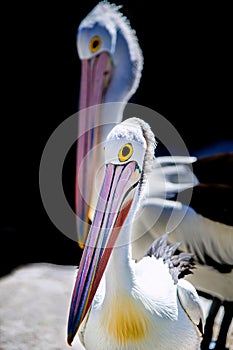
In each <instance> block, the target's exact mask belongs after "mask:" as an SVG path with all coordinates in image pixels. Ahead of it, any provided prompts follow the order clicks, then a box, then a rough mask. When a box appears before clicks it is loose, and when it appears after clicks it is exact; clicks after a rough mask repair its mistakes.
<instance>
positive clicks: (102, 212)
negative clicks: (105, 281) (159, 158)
mask: <svg viewBox="0 0 233 350" xmlns="http://www.w3.org/2000/svg"><path fill="white" fill-rule="evenodd" d="M154 147H155V140H154V135H153V133H152V131H151V129H150V127H149V126H148V124H147V123H145V122H144V121H142V120H141V119H138V118H130V119H127V120H126V121H124V122H122V123H121V124H118V125H117V126H115V127H114V128H113V129H112V130H111V132H110V133H109V135H108V137H107V139H106V144H105V164H106V166H105V176H104V180H103V184H102V188H101V191H100V196H99V199H98V203H97V207H96V210H95V214H94V219H93V222H92V225H91V228H90V231H89V233H88V236H87V240H86V244H85V247H84V251H83V255H82V259H81V262H80V266H79V271H78V276H77V280H76V284H75V287H74V291H73V296H72V301H71V307H70V315H69V322H68V343H69V344H71V343H72V341H73V338H74V336H75V334H76V332H77V330H78V328H79V326H80V324H81V322H82V321H83V319H84V317H85V315H86V314H87V311H88V309H89V307H90V305H91V303H92V300H93V298H94V296H95V293H96V290H97V288H98V286H99V283H100V281H101V278H102V276H103V273H104V271H105V268H106V266H107V263H108V261H109V258H110V255H111V253H112V250H113V249H114V246H115V245H116V243H118V242H119V240H120V242H122V241H121V239H122V237H121V232H122V233H125V232H123V231H122V230H121V229H122V226H123V225H124V224H126V222H125V221H126V220H132V215H133V214H134V213H135V210H136V207H137V204H138V202H139V197H140V193H141V192H142V186H143V179H144V176H145V175H146V173H147V172H148V171H149V169H150V168H151V165H152V161H153V158H154ZM123 235H124V234H123ZM124 239H125V242H127V241H128V242H129V239H128V240H127V238H125V237H124Z"/></svg>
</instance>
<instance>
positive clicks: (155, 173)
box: [148, 156, 198, 198]
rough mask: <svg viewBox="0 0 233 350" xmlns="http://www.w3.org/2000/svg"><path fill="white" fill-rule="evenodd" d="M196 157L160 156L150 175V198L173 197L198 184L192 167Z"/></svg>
mask: <svg viewBox="0 0 233 350" xmlns="http://www.w3.org/2000/svg"><path fill="white" fill-rule="evenodd" d="M195 161H196V158H195V157H183V156H175V157H158V158H156V159H155V160H154V162H153V168H152V171H151V173H150V174H149V175H148V183H149V194H148V198H173V197H174V196H175V195H176V194H177V193H179V192H181V191H184V190H186V189H189V188H193V187H194V186H195V185H197V184H198V180H197V178H196V176H195V175H194V173H193V172H192V169H191V167H190V166H191V164H192V163H193V162H195Z"/></svg>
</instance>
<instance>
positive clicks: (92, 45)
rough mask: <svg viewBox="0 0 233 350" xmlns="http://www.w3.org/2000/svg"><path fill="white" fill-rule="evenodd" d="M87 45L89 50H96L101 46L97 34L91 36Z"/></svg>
mask: <svg viewBox="0 0 233 350" xmlns="http://www.w3.org/2000/svg"><path fill="white" fill-rule="evenodd" d="M89 47H90V50H91V52H93V53H94V52H96V51H98V50H99V49H100V48H101V39H100V37H99V36H98V35H95V36H93V38H91V40H90V43H89Z"/></svg>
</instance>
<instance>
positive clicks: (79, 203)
mask: <svg viewBox="0 0 233 350" xmlns="http://www.w3.org/2000/svg"><path fill="white" fill-rule="evenodd" d="M111 74H112V61H111V58H110V56H109V53H107V52H102V53H101V54H100V55H98V56H95V57H93V58H92V59H90V60H87V59H84V60H82V71H81V86H80V102H79V110H80V113H79V118H78V119H79V120H78V144H77V162H76V189H75V192H76V194H75V202H76V204H75V205H76V214H77V232H78V243H79V245H80V247H81V248H83V246H84V243H85V240H86V236H87V232H88V229H89V227H88V226H89V225H88V221H89V216H90V215H89V212H90V208H89V205H90V201H91V196H92V192H91V190H92V186H90V183H93V174H95V173H96V164H98V159H97V157H98V152H95V153H94V155H93V154H91V153H90V151H91V149H93V148H94V147H95V146H97V145H98V143H99V142H100V128H99V127H95V126H96V125H100V124H101V120H100V117H101V110H100V107H99V105H100V104H101V103H102V102H103V97H104V94H105V92H106V90H107V88H108V85H109V82H110V79H111ZM90 106H95V107H94V108H89V109H88V107H90ZM85 157H86V158H85ZM84 158H85V162H83V161H84Z"/></svg>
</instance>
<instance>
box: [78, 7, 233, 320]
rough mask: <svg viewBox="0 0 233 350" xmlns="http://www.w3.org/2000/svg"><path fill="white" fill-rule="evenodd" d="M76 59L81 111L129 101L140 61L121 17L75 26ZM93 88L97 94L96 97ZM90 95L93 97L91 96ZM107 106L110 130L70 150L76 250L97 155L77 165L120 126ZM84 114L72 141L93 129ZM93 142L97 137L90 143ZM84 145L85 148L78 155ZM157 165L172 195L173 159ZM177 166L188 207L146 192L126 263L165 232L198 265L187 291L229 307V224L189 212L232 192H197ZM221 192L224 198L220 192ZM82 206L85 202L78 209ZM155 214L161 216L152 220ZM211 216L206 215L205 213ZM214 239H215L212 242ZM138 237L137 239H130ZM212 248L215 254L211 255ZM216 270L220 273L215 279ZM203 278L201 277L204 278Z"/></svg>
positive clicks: (103, 13)
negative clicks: (189, 191)
mask: <svg viewBox="0 0 233 350" xmlns="http://www.w3.org/2000/svg"><path fill="white" fill-rule="evenodd" d="M93 45H94V47H93ZM78 52H79V56H80V58H81V59H82V67H83V68H82V83H81V97H80V108H81V109H82V108H84V107H87V106H90V105H92V104H97V103H99V102H112V101H124V102H126V101H127V100H128V99H129V98H130V97H131V95H132V94H133V93H134V91H135V89H136V88H137V86H138V84H139V80H140V76H141V69H142V62H143V59H142V53H141V50H140V47H139V45H138V42H137V38H136V36H135V32H134V31H133V30H132V29H131V28H130V26H129V23H128V22H127V20H126V19H125V18H124V17H122V15H121V13H120V12H119V11H118V7H116V6H114V5H110V4H108V3H106V2H102V3H100V4H98V5H97V6H96V7H95V8H94V10H93V11H92V12H91V13H90V14H89V15H88V16H87V17H86V18H85V19H84V20H83V22H82V23H81V25H80V27H79V32H78ZM100 60H103V61H101V62H105V63H104V64H102V63H101V64H102V69H100V70H98V69H97V68H98V66H97V64H98V62H100ZM93 62H94V63H93ZM106 67H107V68H106ZM89 69H90V70H92V74H91V75H89V78H87V77H86V73H88V70H89ZM99 72H100V73H101V76H102V78H103V79H102V80H101V79H99V78H98V79H96V78H95V76H96V74H97V73H99ZM92 80H93V81H94V82H95V81H98V85H96V84H95V83H93V84H91V81H92ZM97 87H98V88H99V90H96V89H97ZM94 89H95V94H94V93H93V91H94ZM97 97H98V98H97ZM83 101H85V102H83ZM113 106H114V108H115V110H114V111H111V113H108V107H109V105H107V104H106V105H104V107H103V109H102V110H101V111H98V114H97V115H98V118H100V121H101V120H104V121H106V118H108V121H109V123H110V125H108V126H106V127H101V130H98V133H97V132H95V131H94V132H93V131H91V132H89V131H88V132H86V133H85V135H84V136H83V137H81V138H80V140H81V141H79V144H78V155H77V158H78V161H77V174H79V176H77V183H76V204H77V214H78V216H79V217H81V219H82V220H81V221H80V224H79V225H78V234H79V242H80V244H81V245H83V243H84V241H85V235H86V233H87V225H86V224H85V222H86V223H88V220H91V219H92V217H93V213H92V210H91V208H95V206H96V196H95V195H93V193H92V190H93V188H91V187H90V186H88V183H89V181H90V178H88V175H87V174H91V176H93V175H92V174H93V172H94V173H95V171H96V169H98V168H99V166H100V164H101V163H102V162H103V158H102V153H98V154H95V155H94V157H95V158H94V160H93V159H90V160H89V161H88V162H87V163H86V164H87V166H86V167H84V168H83V170H82V171H83V173H82V171H80V164H81V162H82V160H83V157H84V154H86V153H88V152H89V150H90V149H91V148H92V147H94V146H95V145H96V144H98V143H99V142H101V141H102V140H104V139H105V136H106V133H107V132H108V131H109V129H111V127H112V125H111V123H116V122H119V121H120V120H121V119H122V112H123V109H122V105H119V107H118V108H117V105H113ZM86 113H87V112H86V111H83V114H85V117H83V118H82V114H81V118H80V119H79V120H80V124H79V130H80V135H82V134H83V132H84V130H86V129H89V128H91V126H92V125H93V124H92V123H93V120H94V118H93V115H92V113H89V115H86ZM95 113H96V110H95ZM84 118H85V123H89V124H88V125H83V120H84ZM94 125H95V124H94ZM96 135H98V137H97V136H96ZM84 140H88V141H84ZM84 142H86V143H85V145H86V146H85V148H84ZM228 159H232V155H229V156H228ZM206 160H207V162H206V161H203V160H201V159H200V160H197V162H196V165H195V163H194V171H196V170H198V168H199V171H197V175H198V177H199V176H200V173H201V171H200V169H203V165H205V164H208V166H209V164H210V159H206ZM159 161H160V164H162V166H163V169H162V170H163V174H164V176H165V178H166V181H167V182H166V186H167V188H169V186H170V187H171V188H172V189H173V191H172V194H174V193H176V191H177V192H178V191H180V190H181V187H180V184H179V183H177V182H176V181H175V183H174V178H175V177H176V176H177V159H175V162H174V161H173V159H172V158H169V161H168V162H166V161H164V159H163V158H162V157H161V158H160V159H159ZM183 161H184V163H185V164H180V166H178V169H179V171H180V172H181V173H183V174H185V176H188V179H189V180H188V181H187V187H189V186H193V185H194V184H195V185H197V183H198V182H199V184H198V185H197V186H196V187H195V188H194V196H193V200H192V202H191V205H192V206H193V207H191V206H187V205H186V204H183V203H181V202H177V201H174V200H172V198H171V193H170V192H169V190H167V192H166V196H167V197H168V198H166V200H164V198H160V194H159V191H158V189H157V188H156V189H153V188H152V190H151V192H150V194H149V196H148V198H146V199H145V201H144V202H143V208H144V212H145V214H144V216H141V217H140V218H139V219H138V220H137V221H136V222H135V229H134V230H133V237H132V239H133V256H134V257H135V258H140V257H141V256H143V254H144V253H145V251H146V250H147V248H148V246H149V245H150V244H151V242H152V241H153V240H154V238H155V237H158V235H160V234H161V233H162V232H164V231H166V230H169V231H172V234H171V235H169V239H171V240H172V241H176V240H181V241H182V242H184V245H183V246H182V248H183V249H186V250H188V251H191V252H193V253H195V257H196V259H197V260H198V262H199V263H201V264H202V265H201V266H200V267H199V271H200V273H199V274H197V273H196V274H195V275H194V276H193V277H191V278H194V280H193V282H194V284H195V286H196V287H197V288H198V289H199V290H202V291H205V292H206V291H207V292H208V293H210V294H211V295H214V296H218V297H219V298H221V299H223V300H224V299H226V300H229V301H231V300H233V295H232V290H233V288H232V284H233V278H232V273H230V274H223V273H222V272H223V271H227V270H228V272H229V271H230V270H231V268H232V256H233V253H232V247H233V244H232V237H233V234H232V224H231V223H229V221H228V223H227V225H226V222H221V223H219V219H217V221H216V219H215V217H216V213H217V214H218V215H219V214H220V215H221V212H222V211H221V212H220V211H218V210H216V206H215V211H214V213H215V215H214V216H213V215H211V220H209V214H210V213H211V210H210V209H211V208H213V206H211V207H210V206H209V208H208V209H209V211H207V210H205V212H204V215H203V216H201V215H200V214H201V213H202V212H203V209H206V207H207V206H202V207H200V205H199V209H198V211H196V210H195V209H196V208H197V205H196V206H195V205H194V204H195V201H196V198H197V199H198V200H197V201H196V203H200V199H201V201H202V202H203V198H213V197H210V192H209V191H210V190H211V191H212V196H214V198H215V199H216V198H220V197H219V194H220V192H221V193H223V192H225V193H228V194H230V191H231V192H232V184H231V187H230V186H228V188H226V186H225V185H226V184H224V183H222V185H224V186H221V185H220V186H219V185H218V186H215V184H214V183H213V182H212V184H211V186H209V185H210V184H209V183H208V181H206V180H205V181H204V183H205V186H203V184H202V185H200V182H202V183H203V181H202V178H201V177H200V178H198V179H195V177H193V179H192V181H190V172H189V171H188V168H187V164H188V163H191V162H192V161H193V159H190V160H188V159H182V161H180V162H181V163H182V162H183ZM90 164H91V165H90ZM218 164H219V163H218ZM171 166H172V173H171ZM217 167H218V166H217ZM87 169H88V170H87ZM158 170H160V168H159V169H158V167H156V165H155V167H154V170H153V173H152V174H151V175H150V178H151V181H150V184H152V181H153V179H154V178H158ZM207 173H208V176H210V171H207ZM223 173H224V172H223ZM82 174H84V175H82ZM218 174H219V172H218ZM160 175H161V174H160ZM154 182H155V181H154ZM155 183H156V182H155ZM95 186H96V185H95ZM95 186H94V187H95ZM97 187H98V186H97ZM152 187H153V186H152ZM223 187H224V191H220V189H221V188H223ZM80 188H81V192H82V196H81V193H80ZM202 194H203V196H204V197H203V196H202ZM206 194H207V195H206ZM217 195H218V196H217ZM221 196H222V195H221ZM222 198H223V196H222ZM84 199H85V200H86V202H87V203H85V201H84ZM217 203H219V204H220V205H219V209H221V208H223V207H222V202H221V201H219V202H217ZM225 204H229V205H228V207H226V206H225V207H224V211H225V213H227V216H228V218H229V217H230V215H231V214H230V213H232V206H231V202H230V201H228V202H226V203H225ZM193 209H194V210H193ZM171 212H172V213H173V216H172V220H173V221H171V220H170V221H169V225H168V226H166V225H167V224H168V218H169V217H170V214H171ZM156 213H159V214H161V215H160V216H158V215H156ZM182 213H186V216H185V219H184V220H183V221H182V225H179V226H177V223H178V220H177V218H178V219H179V218H180V215H183V214H182ZM211 214H213V212H212V213H211ZM154 217H157V218H158V217H159V221H158V223H157V222H155V220H154ZM225 218H226V215H225ZM151 220H152V221H151ZM154 223H155V225H154ZM145 224H146V226H145ZM85 227H86V229H85ZM191 228H194V232H193V233H192V234H188V233H189V232H190V230H191ZM144 232H147V234H146V235H145V234H144V235H142V234H143V233H144ZM219 232H223V233H222V234H221V235H220V234H219ZM83 233H84V236H83ZM223 236H224V238H223ZM139 237H140V239H137V238H139ZM213 247H215V248H214V249H213ZM203 264H204V265H203ZM207 265H208V266H207ZM212 267H214V268H216V267H217V268H218V270H216V269H215V270H213V268H212ZM224 269H225V270H224ZM216 271H221V272H220V273H218V272H216ZM207 274H208V275H207ZM206 276H208V278H207V277H206ZM211 276H212V278H211ZM210 280H211V282H210ZM229 320H231V315H230V317H229V315H228V321H229Z"/></svg>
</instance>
